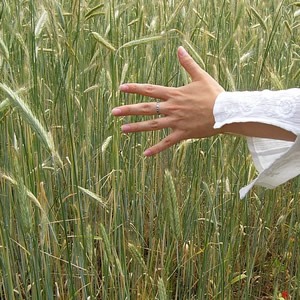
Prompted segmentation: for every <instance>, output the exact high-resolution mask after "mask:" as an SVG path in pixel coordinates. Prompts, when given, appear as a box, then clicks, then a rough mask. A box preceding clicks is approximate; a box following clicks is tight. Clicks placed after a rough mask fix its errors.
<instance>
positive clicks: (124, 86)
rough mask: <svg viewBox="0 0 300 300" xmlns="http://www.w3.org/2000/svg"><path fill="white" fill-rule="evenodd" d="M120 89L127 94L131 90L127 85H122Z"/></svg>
mask: <svg viewBox="0 0 300 300" xmlns="http://www.w3.org/2000/svg"><path fill="white" fill-rule="evenodd" d="M119 89H120V91H121V92H126V91H128V90H129V86H128V85H127V84H121V85H120V88H119Z"/></svg>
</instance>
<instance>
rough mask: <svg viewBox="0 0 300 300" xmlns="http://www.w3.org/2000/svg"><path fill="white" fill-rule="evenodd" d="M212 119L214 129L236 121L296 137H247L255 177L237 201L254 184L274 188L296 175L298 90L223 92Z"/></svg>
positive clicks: (299, 125)
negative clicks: (262, 125) (276, 129)
mask: <svg viewBox="0 0 300 300" xmlns="http://www.w3.org/2000/svg"><path fill="white" fill-rule="evenodd" d="M214 117H215V126H214V127H215V128H221V127H222V126H224V125H225V124H230V123H237V122H238V123H240V122H258V123H264V124H270V125H274V126H277V127H280V128H283V129H285V130H287V131H290V132H293V133H294V134H295V135H296V136H297V138H296V140H295V142H287V141H281V140H275V139H265V138H254V137H247V142H248V146H249V150H250V152H251V155H252V158H253V162H254V165H255V167H256V169H257V170H258V172H259V175H258V176H257V178H256V179H255V180H253V181H252V182H251V183H250V184H249V185H247V186H245V187H243V188H242V189H241V190H240V197H241V198H244V197H245V195H246V194H247V193H248V191H249V190H250V189H251V188H252V187H253V186H254V185H260V186H263V187H267V188H275V187H276V186H278V185H280V184H282V183H284V182H286V181H288V180H289V179H291V178H293V177H295V176H297V175H299V174H300V89H296V88H295V89H289V90H281V91H269V90H265V91H261V92H257V91H255V92H223V93H221V94H220V95H219V96H218V97H217V99H216V103H215V106H214Z"/></svg>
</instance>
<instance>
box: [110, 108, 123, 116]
mask: <svg viewBox="0 0 300 300" xmlns="http://www.w3.org/2000/svg"><path fill="white" fill-rule="evenodd" d="M111 113H112V114H113V115H114V116H120V115H121V114H122V110H121V109H120V108H113V109H112V111H111Z"/></svg>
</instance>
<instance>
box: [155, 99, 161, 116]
mask: <svg viewBox="0 0 300 300" xmlns="http://www.w3.org/2000/svg"><path fill="white" fill-rule="evenodd" d="M156 114H157V115H160V102H159V101H156Z"/></svg>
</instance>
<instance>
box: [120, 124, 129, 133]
mask: <svg viewBox="0 0 300 300" xmlns="http://www.w3.org/2000/svg"><path fill="white" fill-rule="evenodd" d="M121 130H122V132H127V131H129V130H130V125H127V124H125V125H122V126H121Z"/></svg>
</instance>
